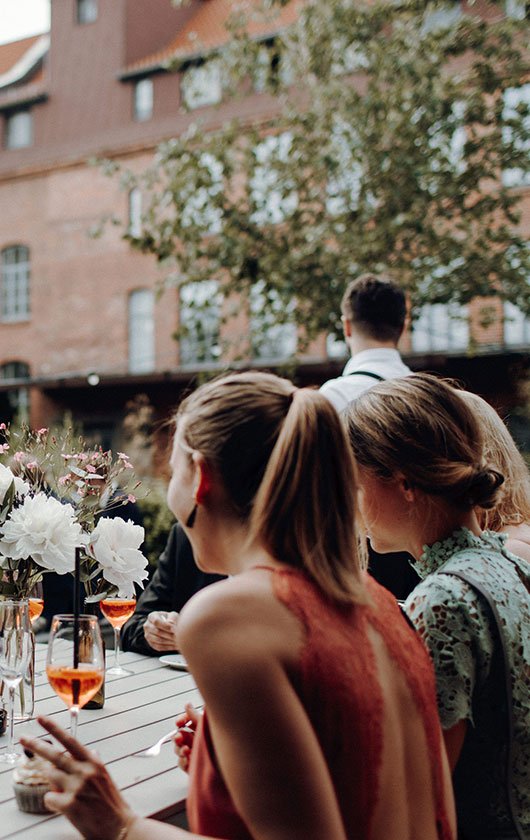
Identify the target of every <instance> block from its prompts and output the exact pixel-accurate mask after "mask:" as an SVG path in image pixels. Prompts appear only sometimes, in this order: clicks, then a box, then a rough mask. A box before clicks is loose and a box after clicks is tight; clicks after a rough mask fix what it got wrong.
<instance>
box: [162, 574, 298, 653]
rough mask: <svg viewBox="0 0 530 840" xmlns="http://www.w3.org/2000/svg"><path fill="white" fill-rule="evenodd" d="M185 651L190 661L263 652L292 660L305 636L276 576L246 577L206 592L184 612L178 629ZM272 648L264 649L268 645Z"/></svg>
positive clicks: (221, 583) (245, 575) (200, 594)
mask: <svg viewBox="0 0 530 840" xmlns="http://www.w3.org/2000/svg"><path fill="white" fill-rule="evenodd" d="M177 632H178V637H179V647H180V649H181V650H182V651H183V653H184V654H185V655H187V656H189V657H190V658H192V657H194V656H195V655H196V652H198V653H199V655H201V651H202V650H204V649H205V646H206V647H207V648H208V650H209V651H210V653H211V652H213V651H217V652H218V651H224V650H226V649H229V650H231V649H232V648H233V647H234V646H237V648H238V650H239V651H240V654H241V655H243V654H244V652H245V651H248V652H251V651H253V650H254V651H255V650H258V649H259V651H260V652H261V653H262V654H264V653H266V651H267V650H268V651H270V652H273V651H274V652H275V654H276V655H280V656H286V655H288V654H289V652H290V651H291V649H293V650H294V649H296V650H297V649H298V647H299V644H300V642H301V639H302V630H301V628H300V625H299V622H298V621H297V619H296V618H295V617H294V615H293V614H292V613H291V612H290V611H289V610H287V608H286V607H285V606H284V605H283V604H281V603H280V602H279V601H278V600H277V598H276V597H275V595H274V592H273V589H272V583H271V580H270V575H268V574H267V573H266V572H262V571H261V570H255V571H252V572H249V573H245V572H244V573H242V574H239V575H235V576H234V577H231V578H228V579H227V580H224V581H220V582H218V583H215V584H212V585H211V586H208V587H206V588H205V589H201V590H200V592H198V593H197V594H196V595H194V596H193V598H192V599H191V600H190V601H188V603H187V604H186V605H185V607H184V608H183V610H182V612H181V613H180V616H179V623H178V631H177ZM265 639H266V640H267V644H264V640H265Z"/></svg>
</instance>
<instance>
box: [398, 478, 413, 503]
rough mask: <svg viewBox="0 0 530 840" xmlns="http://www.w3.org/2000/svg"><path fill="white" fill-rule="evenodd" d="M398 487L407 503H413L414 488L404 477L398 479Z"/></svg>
mask: <svg viewBox="0 0 530 840" xmlns="http://www.w3.org/2000/svg"><path fill="white" fill-rule="evenodd" d="M399 486H400V487H401V490H402V491H403V495H404V497H405V499H406V500H407V502H413V501H414V499H415V495H414V488H413V487H412V486H411V484H410V481H408V480H407V479H406V478H405V477H404V476H401V477H400V479H399Z"/></svg>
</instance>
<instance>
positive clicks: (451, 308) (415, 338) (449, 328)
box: [411, 303, 469, 352]
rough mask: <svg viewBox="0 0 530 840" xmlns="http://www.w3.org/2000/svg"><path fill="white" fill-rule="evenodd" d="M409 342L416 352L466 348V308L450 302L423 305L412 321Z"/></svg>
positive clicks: (467, 340)
mask: <svg viewBox="0 0 530 840" xmlns="http://www.w3.org/2000/svg"><path fill="white" fill-rule="evenodd" d="M411 342H412V349H413V350H415V351H416V352H426V351H430V350H466V349H467V346H468V343H469V324H468V321H467V308H466V307H465V306H458V305H457V304H452V303H449V304H447V303H434V304H428V305H426V306H423V307H422V309H421V312H420V314H419V316H418V318H416V319H415V320H414V322H413V325H412V335H411Z"/></svg>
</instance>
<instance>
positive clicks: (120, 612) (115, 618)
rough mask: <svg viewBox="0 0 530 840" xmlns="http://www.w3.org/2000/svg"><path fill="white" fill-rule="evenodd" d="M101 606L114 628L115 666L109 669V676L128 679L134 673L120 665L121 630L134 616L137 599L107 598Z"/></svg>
mask: <svg viewBox="0 0 530 840" xmlns="http://www.w3.org/2000/svg"><path fill="white" fill-rule="evenodd" d="M100 606H101V612H102V613H103V615H104V616H105V618H106V619H107V621H109V622H110V623H111V624H112V626H113V628H114V665H113V666H112V668H108V669H107V674H110V675H111V676H114V677H127V676H129V674H133V673H134V672H133V671H128V670H127V668H122V666H121V665H120V630H121V628H122V627H123V625H124V624H125V622H126V621H128V620H129V619H130V617H131V615H132V614H133V612H134V608H135V607H136V598H105V600H103V601H101V604H100Z"/></svg>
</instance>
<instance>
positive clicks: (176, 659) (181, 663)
mask: <svg viewBox="0 0 530 840" xmlns="http://www.w3.org/2000/svg"><path fill="white" fill-rule="evenodd" d="M158 661H159V662H161V663H162V665H168V666H169V667H170V668H175V670H176V671H187V670H188V663H187V662H186V660H185V659H184V657H183V656H182V654H181V653H169V654H167V656H159V657H158Z"/></svg>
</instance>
